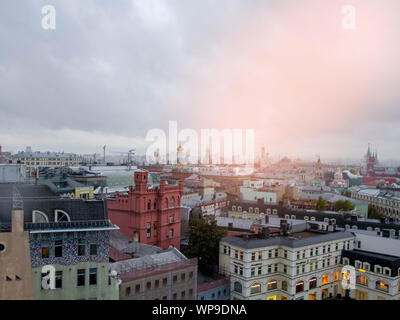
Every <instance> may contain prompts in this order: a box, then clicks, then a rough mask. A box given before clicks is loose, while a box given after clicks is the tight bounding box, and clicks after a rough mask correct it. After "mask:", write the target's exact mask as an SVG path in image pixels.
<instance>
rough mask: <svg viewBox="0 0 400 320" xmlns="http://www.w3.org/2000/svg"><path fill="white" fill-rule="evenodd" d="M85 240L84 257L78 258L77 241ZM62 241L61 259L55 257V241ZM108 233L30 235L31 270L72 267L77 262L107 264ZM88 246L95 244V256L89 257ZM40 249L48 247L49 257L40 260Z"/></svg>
mask: <svg viewBox="0 0 400 320" xmlns="http://www.w3.org/2000/svg"><path fill="white" fill-rule="evenodd" d="M79 239H86V250H85V255H84V256H78V240H79ZM56 240H62V241H63V246H62V257H57V258H56V257H55V256H54V251H55V241H56ZM109 241H110V234H109V231H91V232H61V233H41V234H40V233H39V234H32V233H31V234H30V237H29V242H30V248H31V263H32V268H37V267H41V266H43V265H47V264H60V265H74V264H77V263H79V262H108V249H109ZM90 244H97V255H90ZM42 247H50V257H49V258H42Z"/></svg>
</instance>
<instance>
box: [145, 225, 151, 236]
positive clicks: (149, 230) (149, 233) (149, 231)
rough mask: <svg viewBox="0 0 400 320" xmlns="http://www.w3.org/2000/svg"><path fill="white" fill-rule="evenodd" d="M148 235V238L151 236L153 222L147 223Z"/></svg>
mask: <svg viewBox="0 0 400 320" xmlns="http://www.w3.org/2000/svg"><path fill="white" fill-rule="evenodd" d="M146 236H147V238H150V237H151V223H150V222H147V223H146Z"/></svg>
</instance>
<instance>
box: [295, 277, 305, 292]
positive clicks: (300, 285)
mask: <svg viewBox="0 0 400 320" xmlns="http://www.w3.org/2000/svg"><path fill="white" fill-rule="evenodd" d="M303 291H304V281H301V280H300V281H299V282H297V283H296V293H299V292H303Z"/></svg>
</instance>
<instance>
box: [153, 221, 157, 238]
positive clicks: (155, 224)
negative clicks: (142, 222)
mask: <svg viewBox="0 0 400 320" xmlns="http://www.w3.org/2000/svg"><path fill="white" fill-rule="evenodd" d="M153 234H154V236H155V237H156V236H157V222H153Z"/></svg>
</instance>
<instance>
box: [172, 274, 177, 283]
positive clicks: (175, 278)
mask: <svg viewBox="0 0 400 320" xmlns="http://www.w3.org/2000/svg"><path fill="white" fill-rule="evenodd" d="M177 281H178V276H177V275H174V277H173V282H174V283H176V282H177Z"/></svg>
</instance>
